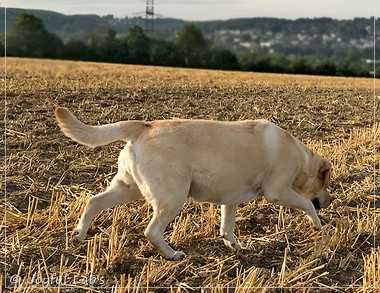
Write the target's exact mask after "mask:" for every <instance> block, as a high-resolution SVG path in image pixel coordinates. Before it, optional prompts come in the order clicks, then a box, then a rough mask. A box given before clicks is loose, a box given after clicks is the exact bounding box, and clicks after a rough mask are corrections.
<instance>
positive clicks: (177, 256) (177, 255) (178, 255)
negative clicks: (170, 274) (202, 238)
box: [171, 251, 186, 260]
mask: <svg viewBox="0 0 380 293" xmlns="http://www.w3.org/2000/svg"><path fill="white" fill-rule="evenodd" d="M185 256H186V254H185V253H184V252H183V251H175V252H174V254H173V256H172V257H171V260H181V259H184V258H185Z"/></svg>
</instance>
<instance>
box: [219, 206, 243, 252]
mask: <svg viewBox="0 0 380 293" xmlns="http://www.w3.org/2000/svg"><path fill="white" fill-rule="evenodd" d="M235 214H236V205H222V206H221V223H220V235H221V236H222V237H223V241H224V244H225V245H226V246H227V247H229V248H231V249H233V250H236V251H238V250H239V249H240V245H239V244H238V243H237V241H236V239H235V237H234V228H235Z"/></svg>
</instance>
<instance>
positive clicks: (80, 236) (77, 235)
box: [71, 228, 87, 242]
mask: <svg viewBox="0 0 380 293" xmlns="http://www.w3.org/2000/svg"><path fill="white" fill-rule="evenodd" d="M86 236H87V233H85V232H83V231H82V230H80V229H78V228H75V229H74V230H73V232H72V234H71V238H72V239H73V240H75V241H78V242H82V241H83V240H84V239H85V238H86Z"/></svg>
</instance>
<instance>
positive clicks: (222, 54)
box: [211, 49, 240, 70]
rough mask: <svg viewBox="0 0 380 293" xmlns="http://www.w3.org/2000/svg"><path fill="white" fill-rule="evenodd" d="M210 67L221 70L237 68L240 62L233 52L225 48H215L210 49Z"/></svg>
mask: <svg viewBox="0 0 380 293" xmlns="http://www.w3.org/2000/svg"><path fill="white" fill-rule="evenodd" d="M211 67H212V68H213V69H221V70H239V69H240V64H239V61H238V59H237V57H236V55H235V53H233V52H231V51H230V50H227V49H216V50H213V51H212V63H211Z"/></svg>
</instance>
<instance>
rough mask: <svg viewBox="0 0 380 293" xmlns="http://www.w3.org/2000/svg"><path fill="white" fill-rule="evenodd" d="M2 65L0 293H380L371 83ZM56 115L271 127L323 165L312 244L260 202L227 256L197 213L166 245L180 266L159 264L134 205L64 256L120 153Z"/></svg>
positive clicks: (240, 225)
mask: <svg viewBox="0 0 380 293" xmlns="http://www.w3.org/2000/svg"><path fill="white" fill-rule="evenodd" d="M1 61H2V62H3V63H2V64H5V63H4V62H5V60H4V59H1ZM6 65H7V66H6V71H7V78H6V87H5V84H4V79H3V80H2V82H3V86H2V87H1V88H2V94H1V96H2V97H3V101H4V102H2V103H1V112H2V113H4V114H6V120H4V121H6V123H5V122H1V123H2V128H3V129H6V130H5V132H2V133H1V135H2V139H3V140H2V141H3V142H5V135H6V149H5V144H4V143H2V144H1V146H0V148H1V153H2V154H4V155H6V156H5V160H4V162H5V163H6V164H4V165H1V175H0V176H2V180H1V190H2V192H4V194H5V195H6V197H4V198H3V199H2V202H1V205H2V207H1V211H0V215H1V220H2V222H1V223H2V224H1V226H0V229H1V230H0V238H1V243H2V245H1V248H0V249H1V255H0V258H1V267H0V271H1V277H0V282H1V287H0V288H2V290H3V291H15V292H38V291H41V292H57V291H59V292H68V291H70V292H84V291H93V292H201V291H202V292H277V291H278V292H346V291H350V292H351V291H352V292H378V291H379V290H380V280H379V278H380V266H379V262H380V249H379V243H380V236H379V230H380V229H379V227H380V225H379V222H380V216H379V208H380V199H379V191H378V188H375V178H377V181H376V182H377V184H378V182H379V181H378V173H377V174H375V173H374V166H376V170H378V168H379V156H377V157H376V159H375V157H374V140H376V141H377V150H376V151H377V153H380V150H379V141H380V130H379V127H378V124H377V127H375V126H374V123H373V96H374V95H373V92H374V82H373V80H371V79H353V78H331V77H311V76H292V75H274V74H258V73H239V72H222V71H207V70H190V69H174V68H159V67H143V66H128V65H110V64H95V63H81V62H62V61H50V60H32V59H12V58H7V60H6ZM5 90H6V93H5ZM5 96H6V103H5V99H4V97H5ZM377 102H379V100H377ZM58 105H59V106H65V107H68V108H69V109H71V110H72V111H73V112H74V113H75V114H76V115H77V116H78V117H79V119H81V120H82V121H84V122H86V123H89V124H103V123H109V122H116V121H119V120H127V119H143V120H155V119H175V118H190V119H191V118H202V119H217V120H244V119H258V118H266V119H269V120H271V121H274V122H276V123H277V124H278V125H280V126H281V127H282V128H284V129H286V130H288V131H289V132H290V133H292V134H293V135H294V136H296V137H297V138H299V139H300V140H301V141H303V142H304V143H306V144H307V145H308V146H309V147H310V148H312V149H314V150H316V151H317V152H318V153H319V154H321V155H323V156H325V157H327V158H328V159H329V160H330V161H331V162H332V164H333V169H334V170H333V178H332V186H331V193H332V196H333V197H334V198H335V200H334V202H333V203H332V205H331V206H330V207H329V208H328V209H325V210H321V211H319V215H320V217H321V219H322V223H323V228H322V230H321V231H314V230H313V229H312V228H311V224H310V223H309V222H308V221H307V219H306V216H305V215H303V214H302V213H301V212H298V211H294V210H290V209H285V208H282V207H279V206H276V205H273V204H268V203H267V202H265V200H257V201H252V202H248V203H245V204H241V205H239V207H238V211H237V221H236V230H235V234H236V237H237V239H238V241H239V243H240V244H241V246H242V247H243V249H242V250H241V251H240V252H239V253H233V252H231V251H229V250H228V249H227V248H226V247H225V246H224V245H223V241H222V239H221V238H220V236H219V234H218V232H219V222H220V207H219V206H216V205H212V204H199V203H195V202H188V203H186V205H185V206H184V209H183V211H182V212H181V213H180V214H179V215H178V216H177V217H176V219H175V220H174V222H172V223H171V224H170V225H169V226H168V228H167V230H166V231H167V232H166V234H165V238H166V239H167V241H168V242H169V243H170V244H171V245H172V246H173V247H175V248H178V249H180V250H183V251H184V252H185V253H186V254H187V257H186V258H185V259H184V260H181V261H178V262H171V261H167V260H165V259H163V258H162V257H161V256H159V255H158V253H157V251H156V250H155V249H154V248H153V247H152V246H151V245H150V244H149V243H148V241H147V240H146V238H145V236H144V233H143V231H144V229H145V227H146V226H147V224H148V222H149V220H150V217H151V214H152V211H151V208H150V207H149V206H148V205H147V204H146V203H145V201H144V200H143V199H141V200H138V201H136V202H133V203H129V204H126V205H121V206H118V207H115V208H113V209H110V210H107V211H104V212H102V213H101V214H100V215H99V216H98V217H96V218H95V220H94V221H93V223H92V226H91V228H90V231H89V236H88V237H87V239H86V240H85V241H84V242H83V243H80V244H78V243H75V242H73V241H72V239H71V230H72V229H73V228H74V227H75V224H76V222H77V220H78V218H79V215H80V213H81V211H82V210H83V208H84V205H85V203H86V200H87V199H88V198H89V197H90V196H91V195H93V194H96V193H98V192H100V191H102V190H104V189H105V188H106V186H107V184H108V183H109V182H110V180H111V179H112V177H113V175H114V174H115V173H116V171H117V164H116V163H117V157H118V153H119V151H120V149H121V147H122V146H123V143H121V142H117V143H113V144H110V145H107V146H104V147H98V148H95V149H90V148H87V147H85V146H81V145H78V144H77V143H75V142H73V141H71V140H69V139H67V138H66V137H65V136H64V135H63V134H62V133H61V132H60V130H59V128H58V127H57V125H56V123H55V120H54V115H53V113H54V108H55V107H56V106H58ZM376 112H377V114H379V110H378V109H376ZM247 163H249V162H247ZM5 183H6V184H5ZM5 187H6V189H5Z"/></svg>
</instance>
